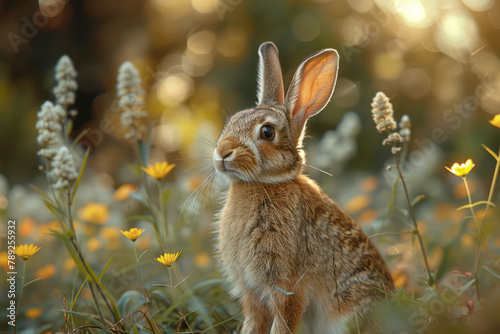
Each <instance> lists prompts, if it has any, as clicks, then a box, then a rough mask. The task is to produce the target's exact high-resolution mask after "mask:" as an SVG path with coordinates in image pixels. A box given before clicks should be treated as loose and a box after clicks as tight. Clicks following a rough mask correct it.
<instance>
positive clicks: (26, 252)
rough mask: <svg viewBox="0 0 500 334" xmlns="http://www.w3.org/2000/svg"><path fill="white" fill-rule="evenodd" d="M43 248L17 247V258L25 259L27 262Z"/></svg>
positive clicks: (34, 246)
mask: <svg viewBox="0 0 500 334" xmlns="http://www.w3.org/2000/svg"><path fill="white" fill-rule="evenodd" d="M41 248H42V247H39V246H37V245H33V244H31V245H29V246H28V245H20V246H16V250H15V252H16V254H17V256H20V257H22V258H23V260H25V261H26V260H27V259H29V258H30V257H31V256H33V254H35V253H36V252H38V251H39V250H40V249H41Z"/></svg>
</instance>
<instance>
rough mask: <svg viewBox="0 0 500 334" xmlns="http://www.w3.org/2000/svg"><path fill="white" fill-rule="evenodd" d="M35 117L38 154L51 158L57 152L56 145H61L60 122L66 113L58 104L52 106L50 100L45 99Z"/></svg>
mask: <svg viewBox="0 0 500 334" xmlns="http://www.w3.org/2000/svg"><path fill="white" fill-rule="evenodd" d="M37 117H38V121H37V122H36V128H37V129H38V137H37V138H36V140H37V142H38V144H39V145H40V147H41V149H40V151H38V155H40V156H42V157H44V158H45V159H48V160H51V159H52V158H53V157H54V156H55V155H56V154H57V150H58V147H59V146H61V145H60V142H61V139H60V135H61V131H62V125H61V123H62V122H63V121H64V120H65V118H66V114H65V113H64V110H63V109H62V107H61V106H60V105H56V106H54V105H53V104H52V102H50V101H46V102H45V103H44V104H42V107H41V109H40V111H39V112H38V114H37Z"/></svg>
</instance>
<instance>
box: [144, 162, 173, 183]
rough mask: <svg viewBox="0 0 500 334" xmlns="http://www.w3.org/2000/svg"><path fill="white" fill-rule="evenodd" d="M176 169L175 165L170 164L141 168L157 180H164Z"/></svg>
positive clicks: (161, 163)
mask: <svg viewBox="0 0 500 334" xmlns="http://www.w3.org/2000/svg"><path fill="white" fill-rule="evenodd" d="M174 167H175V164H169V163H168V162H166V161H164V162H157V163H155V164H154V165H148V168H146V167H141V169H142V170H143V171H145V172H146V173H147V174H149V175H150V176H152V177H154V178H155V179H157V180H161V179H163V178H164V177H165V176H166V175H167V174H168V173H169V172H170V171H171V170H172V168H174Z"/></svg>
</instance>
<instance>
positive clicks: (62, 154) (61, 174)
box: [50, 146, 78, 189]
mask: <svg viewBox="0 0 500 334" xmlns="http://www.w3.org/2000/svg"><path fill="white" fill-rule="evenodd" d="M50 174H51V176H52V177H53V178H54V180H55V182H56V183H55V184H54V185H53V187H54V188H55V189H61V188H65V187H67V186H68V185H69V184H70V183H71V182H73V181H74V180H76V178H77V177H78V172H77V171H76V165H75V160H74V159H73V156H72V155H71V153H70V152H69V150H68V148H67V147H66V146H62V147H61V148H60V149H59V151H58V152H57V154H56V155H55V157H54V160H53V161H52V171H51V172H50Z"/></svg>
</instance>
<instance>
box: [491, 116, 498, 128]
mask: <svg viewBox="0 0 500 334" xmlns="http://www.w3.org/2000/svg"><path fill="white" fill-rule="evenodd" d="M489 122H490V124H491V125H493V126H496V127H497V128H500V114H497V115H495V117H493V119H492V120H491V121H489Z"/></svg>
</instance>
